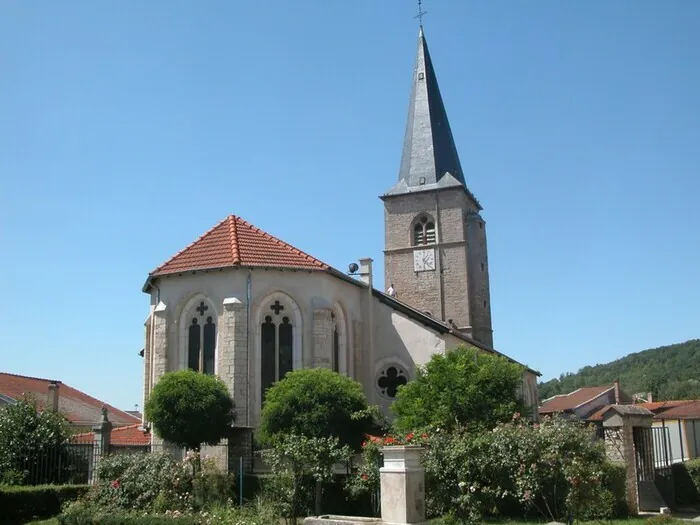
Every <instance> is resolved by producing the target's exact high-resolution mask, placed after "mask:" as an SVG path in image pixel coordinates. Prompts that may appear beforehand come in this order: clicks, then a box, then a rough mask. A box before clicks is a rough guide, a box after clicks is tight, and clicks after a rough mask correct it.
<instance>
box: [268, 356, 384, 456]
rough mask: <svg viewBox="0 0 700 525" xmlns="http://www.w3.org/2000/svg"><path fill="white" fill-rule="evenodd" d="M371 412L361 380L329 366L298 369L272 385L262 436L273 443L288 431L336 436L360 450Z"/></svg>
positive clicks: (269, 391) (298, 433)
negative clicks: (358, 380) (340, 372)
mask: <svg viewBox="0 0 700 525" xmlns="http://www.w3.org/2000/svg"><path fill="white" fill-rule="evenodd" d="M370 413H371V411H370V410H369V408H368V406H367V399H366V398H365V395H364V393H363V391H362V385H360V383H358V382H357V381H354V380H353V379H351V378H349V377H346V376H343V375H340V374H338V373H336V372H333V371H331V370H328V369H326V368H311V369H305V370H295V371H294V372H289V373H288V374H287V375H286V376H285V378H284V379H283V380H282V381H279V382H277V383H275V384H274V385H272V386H271V387H270V388H269V389H268V391H267V393H266V395H265V404H264V405H263V410H262V416H261V423H260V429H259V432H258V439H259V441H260V442H261V443H263V444H265V445H272V444H274V442H275V440H277V439H279V438H281V437H282V436H284V435H286V434H295V435H299V436H306V437H319V438H322V437H336V438H338V439H339V440H340V444H341V445H346V444H347V445H349V446H350V447H351V448H352V449H354V450H359V449H360V448H361V445H362V441H363V440H364V435H365V434H366V433H367V432H368V431H369V430H370V428H371V424H372V417H371V415H370Z"/></svg>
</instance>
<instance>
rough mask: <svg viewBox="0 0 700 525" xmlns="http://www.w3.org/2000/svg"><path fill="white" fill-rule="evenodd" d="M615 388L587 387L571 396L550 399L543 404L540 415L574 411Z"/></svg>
mask: <svg viewBox="0 0 700 525" xmlns="http://www.w3.org/2000/svg"><path fill="white" fill-rule="evenodd" d="M613 388H614V386H613V385H605V386H587V387H583V388H579V389H578V390H574V391H573V392H571V393H570V394H562V395H558V396H554V397H550V398H549V399H545V400H544V401H543V402H542V406H540V408H539V413H540V414H552V413H554V412H563V411H564V410H572V409H574V408H576V407H577V406H579V405H582V404H583V403H585V402H586V401H590V400H591V399H594V398H596V397H598V396H599V395H601V394H603V393H605V392H607V391H608V390H612V389H613Z"/></svg>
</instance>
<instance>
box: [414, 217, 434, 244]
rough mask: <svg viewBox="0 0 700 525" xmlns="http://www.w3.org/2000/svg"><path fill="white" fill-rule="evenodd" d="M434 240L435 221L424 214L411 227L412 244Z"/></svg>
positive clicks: (431, 242)
mask: <svg viewBox="0 0 700 525" xmlns="http://www.w3.org/2000/svg"><path fill="white" fill-rule="evenodd" d="M436 240H437V237H436V235H435V223H434V222H432V221H429V220H428V218H427V217H425V216H423V217H421V218H420V220H419V221H418V222H417V223H416V224H415V226H414V227H413V244H414V245H416V246H418V245H421V244H435V242H436Z"/></svg>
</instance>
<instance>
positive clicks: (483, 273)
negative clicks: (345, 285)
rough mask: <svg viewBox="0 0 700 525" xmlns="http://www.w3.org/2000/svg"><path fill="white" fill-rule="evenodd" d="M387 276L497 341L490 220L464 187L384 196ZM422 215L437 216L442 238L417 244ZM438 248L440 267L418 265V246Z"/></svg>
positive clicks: (401, 289) (399, 288)
mask: <svg viewBox="0 0 700 525" xmlns="http://www.w3.org/2000/svg"><path fill="white" fill-rule="evenodd" d="M384 210H385V213H384V220H385V250H384V261H385V267H384V278H385V282H386V283H393V284H394V288H395V289H396V292H397V298H398V299H399V300H401V301H404V302H406V303H408V304H410V305H411V306H413V307H414V308H417V309H419V310H421V311H423V312H429V313H430V314H431V315H432V316H433V317H436V318H438V319H442V320H444V321H450V320H451V321H452V323H453V324H454V325H455V326H456V327H457V328H459V329H461V330H462V331H464V332H465V333H466V334H467V335H470V336H472V337H474V338H475V339H476V340H478V341H480V342H482V343H484V344H486V345H488V346H493V336H492V330H491V301H490V294H489V285H488V258H487V249H486V230H485V223H484V221H483V219H481V216H480V215H479V213H478V207H477V205H476V203H475V202H474V201H473V200H472V199H471V198H470V197H469V195H468V194H467V193H466V192H465V191H464V189H463V188H461V187H456V188H446V189H438V190H431V191H425V192H418V193H415V192H412V193H405V194H401V195H395V196H385V197H384ZM422 215H425V216H427V217H428V218H429V219H430V220H433V221H434V222H435V227H436V234H437V243H436V244H432V245H421V246H412V233H413V225H414V224H415V221H416V220H418V219H419V218H420V217H421V216H422ZM417 248H434V249H435V251H436V254H435V260H436V269H435V271H422V272H416V271H414V265H413V252H414V250H415V249H417Z"/></svg>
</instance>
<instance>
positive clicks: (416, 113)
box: [388, 24, 476, 200]
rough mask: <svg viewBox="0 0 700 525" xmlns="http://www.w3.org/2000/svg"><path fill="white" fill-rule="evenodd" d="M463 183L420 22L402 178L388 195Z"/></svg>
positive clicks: (460, 167) (402, 163) (404, 146)
mask: <svg viewBox="0 0 700 525" xmlns="http://www.w3.org/2000/svg"><path fill="white" fill-rule="evenodd" d="M460 185H461V186H463V187H464V188H465V189H466V182H465V179H464V174H463V173H462V166H461V164H460V162H459V155H458V154H457V148H456V147H455V143H454V139H453V138H452V131H451V130H450V123H449V121H448V120H447V113H446V111H445V106H444V104H443V102H442V96H441V95H440V88H439V87H438V82H437V77H436V75H435V69H434V68H433V63H432V61H431V59H430V53H429V52H428V44H427V42H426V39H425V35H424V33H423V26H422V24H421V26H420V29H419V32H418V53H417V56H416V63H415V68H414V71H413V86H412V89H411V101H410V104H409V108H408V122H407V124H406V134H405V136H404V142H403V152H402V154H401V168H400V170H399V180H398V184H396V185H395V186H394V187H393V188H392V189H391V190H389V192H388V195H396V194H401V193H408V192H413V191H421V190H428V189H435V188H442V187H447V186H460ZM467 191H468V190H467ZM475 200H476V199H475Z"/></svg>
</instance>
